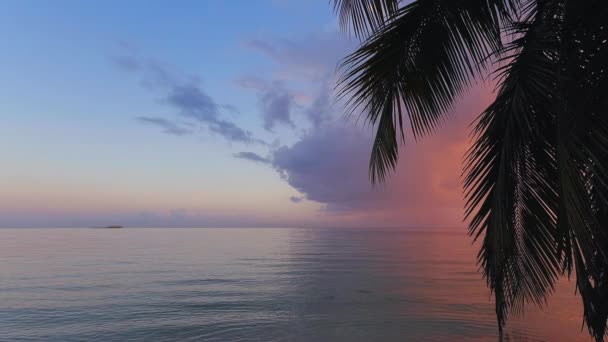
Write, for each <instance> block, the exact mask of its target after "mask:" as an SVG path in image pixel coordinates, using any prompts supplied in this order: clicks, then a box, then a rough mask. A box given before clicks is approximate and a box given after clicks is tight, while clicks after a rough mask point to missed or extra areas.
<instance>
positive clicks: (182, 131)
mask: <svg viewBox="0 0 608 342" xmlns="http://www.w3.org/2000/svg"><path fill="white" fill-rule="evenodd" d="M136 120H137V121H139V122H141V123H144V124H150V125H156V126H159V127H161V128H162V129H163V132H165V133H167V134H170V135H177V136H182V135H188V134H192V133H193V132H192V130H191V129H188V128H185V127H182V126H179V125H178V124H177V123H175V122H173V121H169V120H167V119H164V118H156V117H146V116H140V117H137V118H136Z"/></svg>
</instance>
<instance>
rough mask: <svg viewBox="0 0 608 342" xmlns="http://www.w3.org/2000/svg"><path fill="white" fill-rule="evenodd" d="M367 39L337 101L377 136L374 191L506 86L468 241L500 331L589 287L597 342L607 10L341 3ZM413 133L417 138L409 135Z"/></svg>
mask: <svg viewBox="0 0 608 342" xmlns="http://www.w3.org/2000/svg"><path fill="white" fill-rule="evenodd" d="M333 2H334V7H335V10H336V12H337V14H338V16H339V18H340V24H341V27H342V28H343V29H344V30H348V31H351V32H353V33H354V35H355V36H356V37H357V38H359V39H361V45H360V47H359V48H358V49H357V50H356V51H355V52H354V53H352V54H351V55H349V56H347V57H346V58H345V59H344V60H343V61H342V63H341V65H340V69H341V71H342V74H341V78H340V80H339V82H338V99H342V100H343V101H344V103H345V104H346V105H345V109H346V110H347V112H348V113H349V114H353V113H355V112H359V113H364V115H365V116H366V117H367V120H368V121H369V122H370V123H371V124H372V125H374V127H376V135H375V139H374V143H373V150H372V155H371V159H370V166H369V167H370V178H371V180H372V181H373V182H382V181H384V180H385V178H386V177H387V176H388V174H389V173H390V172H391V171H392V170H393V169H394V168H395V166H396V164H397V160H398V147H399V144H400V143H401V142H403V140H404V136H405V133H406V131H408V132H411V134H412V135H413V137H414V138H419V137H422V136H424V135H426V134H428V133H432V132H433V131H434V130H435V129H436V128H437V127H438V126H439V125H440V124H441V122H442V121H443V120H444V118H445V116H446V114H447V113H449V111H450V109H451V108H452V105H453V103H454V101H455V99H457V98H459V97H460V96H462V95H464V92H465V91H466V90H467V88H468V86H469V85H470V84H471V83H473V82H476V80H479V79H481V78H484V77H488V76H493V77H496V80H497V82H498V86H497V92H496V95H497V96H496V99H495V101H494V102H493V103H492V104H491V105H490V106H489V107H488V108H487V109H486V110H485V111H484V112H483V113H481V114H480V115H479V117H478V118H477V120H476V122H475V124H474V126H473V132H472V136H473V137H474V143H473V146H472V147H471V149H470V150H469V151H468V153H467V155H466V157H465V167H464V174H463V180H464V181H463V183H464V188H465V196H466V199H467V202H466V208H465V217H466V219H467V220H468V221H469V222H470V224H469V233H470V235H471V236H472V237H474V238H475V239H478V238H481V239H482V242H481V250H480V251H479V255H478V262H479V264H480V268H481V270H482V271H483V275H484V278H485V279H486V280H487V284H488V286H489V287H490V289H491V290H492V293H493V295H494V296H495V301H496V315H497V319H498V327H499V331H500V335H501V336H502V329H503V326H504V325H505V321H506V319H507V316H508V315H509V314H512V313H513V314H517V313H521V312H522V309H523V307H524V305H525V304H527V303H534V304H543V303H544V302H545V301H546V298H547V296H548V295H550V294H551V292H552V290H553V286H554V284H555V282H556V280H557V279H558V277H559V276H561V275H564V274H567V275H568V276H572V277H574V278H575V279H576V285H577V290H578V293H579V294H580V296H581V298H582V301H583V307H584V322H585V323H586V325H587V327H588V329H589V332H590V334H591V335H592V336H593V337H594V338H595V340H596V341H602V340H603V338H604V336H605V334H606V321H607V318H608V229H607V227H606V225H607V224H608V112H607V110H608V70H607V67H608V44H607V42H608V1H605V0H604V1H601V0H417V1H400V0H333ZM408 128H409V130H408Z"/></svg>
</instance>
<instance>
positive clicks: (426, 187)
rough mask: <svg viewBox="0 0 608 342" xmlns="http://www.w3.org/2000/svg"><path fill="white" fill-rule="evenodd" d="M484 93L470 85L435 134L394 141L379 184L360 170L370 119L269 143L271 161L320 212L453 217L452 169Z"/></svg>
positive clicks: (407, 220) (441, 221) (457, 192)
mask: <svg viewBox="0 0 608 342" xmlns="http://www.w3.org/2000/svg"><path fill="white" fill-rule="evenodd" d="M488 88H489V87H488ZM492 98H493V95H492V94H491V93H490V90H489V89H486V88H482V87H477V88H476V89H475V90H473V91H472V95H470V96H467V97H466V98H464V99H463V100H461V101H459V102H458V103H457V105H456V107H455V110H454V114H455V115H454V116H453V117H451V118H450V119H448V120H446V123H445V126H444V127H441V128H440V129H438V130H437V133H436V134H434V135H433V136H429V137H426V138H424V139H422V140H421V141H419V142H414V141H411V140H412V139H410V138H408V140H407V141H406V144H405V145H403V146H401V148H400V162H399V167H398V169H397V170H396V172H395V173H394V174H392V176H391V177H390V179H389V180H388V181H387V183H385V184H380V185H378V186H372V185H371V183H370V181H369V177H368V173H367V170H368V162H369V155H370V152H371V146H372V136H373V130H372V129H371V127H369V126H368V127H360V126H359V127H355V126H353V125H352V123H351V124H349V123H346V122H344V121H341V120H338V121H333V122H329V123H327V124H324V125H321V126H320V127H319V128H317V129H312V130H310V131H309V132H308V133H307V134H305V135H304V136H303V137H302V138H301V139H300V140H299V141H298V142H296V143H295V144H293V145H292V146H283V147H280V148H278V149H276V150H275V151H274V152H273V154H272V166H273V167H274V168H275V169H276V170H277V172H279V174H280V175H281V177H282V178H283V179H285V181H286V182H287V183H288V184H289V185H290V186H291V187H293V188H294V189H295V190H297V191H298V192H299V193H301V194H302V195H303V196H304V197H305V198H306V199H308V200H310V201H315V202H318V203H320V204H322V205H323V208H324V211H325V213H326V214H328V215H334V216H335V215H338V216H344V217H346V216H348V217H353V216H357V217H358V218H359V219H361V220H366V221H368V222H369V221H371V222H378V223H380V222H384V223H389V224H395V223H399V224H403V225H406V224H425V225H460V224H461V222H462V218H463V216H462V214H463V206H464V203H463V194H462V187H461V183H460V178H459V177H460V174H461V172H462V158H463V155H464V153H465V152H466V150H467V148H468V147H469V146H470V138H469V126H468V125H469V124H470V123H471V121H472V120H474V118H475V116H476V115H477V114H479V113H480V112H481V111H482V110H483V109H484V108H485V107H486V106H487V105H488V104H489V102H490V101H491V99H492ZM353 222H356V220H354V221H353Z"/></svg>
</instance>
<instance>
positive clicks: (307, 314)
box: [0, 229, 590, 341]
mask: <svg viewBox="0 0 608 342" xmlns="http://www.w3.org/2000/svg"><path fill="white" fill-rule="evenodd" d="M475 254H476V247H473V246H471V244H470V240H469V239H468V238H467V237H466V236H465V235H464V232H462V233H461V232H459V231H456V230H454V231H452V232H428V231H426V232H411V231H410V232H407V231H394V230H392V231H387V230H374V229H370V230H305V229H122V230H97V229H53V230H51V229H24V230H10V229H4V230H0V340H3V341H4V340H5V341H18V340H48V341H83V340H87V341H109V340H121V341H122V340H130V341H152V340H154V341H162V340H179V341H184V340H204V341H404V340H405V341H496V324H495V320H494V310H493V305H492V302H491V298H490V297H489V292H488V290H487V289H486V287H485V284H484V283H483V281H482V280H481V278H480V275H479V273H477V272H476V270H477V268H476V266H475V262H474V258H475ZM556 292H557V293H556V294H555V295H554V296H553V297H552V299H551V300H550V301H549V304H548V307H546V308H545V309H544V310H542V311H541V310H537V309H532V308H530V309H529V310H528V311H527V312H526V316H525V317H523V318H516V319H512V320H510V321H509V325H508V327H507V340H511V341H590V339H589V338H588V337H587V335H586V332H585V331H583V332H581V322H582V321H581V311H582V310H581V306H580V304H579V300H578V298H577V297H575V295H574V289H573V287H572V284H569V283H567V282H565V281H564V282H562V283H560V284H559V286H558V288H557V291H556Z"/></svg>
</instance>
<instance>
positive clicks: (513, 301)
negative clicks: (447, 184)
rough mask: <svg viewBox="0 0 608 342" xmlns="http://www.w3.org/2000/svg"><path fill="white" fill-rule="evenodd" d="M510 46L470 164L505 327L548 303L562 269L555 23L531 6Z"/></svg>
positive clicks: (471, 195)
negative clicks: (531, 306)
mask: <svg viewBox="0 0 608 342" xmlns="http://www.w3.org/2000/svg"><path fill="white" fill-rule="evenodd" d="M528 19H529V20H530V21H527V22H522V23H520V25H518V26H519V27H520V29H522V30H523V31H522V32H521V34H520V36H519V37H518V38H516V39H515V40H514V41H513V42H512V43H511V44H510V45H509V46H508V48H507V51H508V52H510V55H509V56H508V58H509V59H510V63H509V64H508V65H507V66H505V67H503V68H501V69H499V72H500V73H501V75H503V76H502V85H501V87H500V89H499V92H498V95H497V98H496V100H495V102H494V103H492V104H491V105H490V107H489V108H488V109H486V110H485V111H484V113H482V115H481V116H480V117H479V119H478V123H477V125H476V127H475V130H474V134H475V136H476V138H477V140H476V141H475V143H474V145H473V146H472V148H471V150H470V151H469V153H468V156H467V160H466V161H467V166H466V168H465V172H466V177H465V181H464V186H465V189H466V197H467V209H466V217H467V218H470V219H471V223H470V228H469V229H470V234H471V235H473V236H475V238H476V239H477V238H478V237H479V236H481V235H482V234H484V233H485V236H484V239H483V242H482V244H481V250H480V252H479V254H478V258H479V262H480V265H481V268H482V270H483V274H484V277H485V278H486V280H487V282H488V285H489V287H490V289H491V290H492V291H493V293H494V295H495V299H496V314H497V318H498V323H499V329H500V330H501V331H502V327H503V325H504V324H505V320H506V318H507V316H508V315H509V313H511V312H514V313H520V312H522V311H523V307H524V305H525V304H526V303H535V304H539V305H542V304H543V303H544V302H545V299H546V297H547V295H548V294H549V293H551V291H552V289H553V284H554V283H555V281H556V279H557V277H558V274H559V270H560V269H559V258H558V255H557V251H556V243H555V235H556V233H555V232H556V229H557V228H556V225H557V217H556V213H557V208H558V197H557V182H556V180H555V179H556V170H557V168H556V160H555V139H556V136H555V133H554V132H555V130H554V129H552V127H554V126H553V123H554V122H555V114H554V113H553V110H552V106H553V102H552V98H553V97H554V94H555V77H556V67H555V65H556V60H555V45H554V43H555V42H554V41H552V40H547V39H546V37H548V36H550V35H547V30H550V29H551V27H550V23H549V22H547V20H546V17H545V16H544V15H542V13H541V14H539V13H538V12H537V11H532V12H531V13H530V14H529V15H528Z"/></svg>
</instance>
